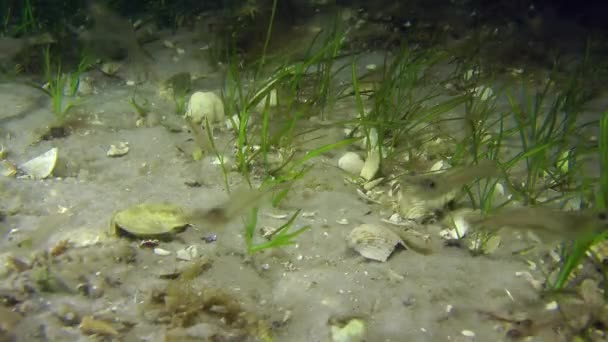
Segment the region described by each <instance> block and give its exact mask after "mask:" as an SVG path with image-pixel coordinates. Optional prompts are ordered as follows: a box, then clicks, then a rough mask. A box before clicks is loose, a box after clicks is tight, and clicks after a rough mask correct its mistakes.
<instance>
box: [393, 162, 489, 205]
mask: <svg viewBox="0 0 608 342" xmlns="http://www.w3.org/2000/svg"><path fill="white" fill-rule="evenodd" d="M498 175H500V169H499V168H498V166H497V165H496V163H495V162H494V161H492V160H482V161H480V162H479V163H478V164H477V165H470V166H458V167H453V168H451V169H448V170H446V171H443V172H437V173H432V174H424V175H417V176H410V177H404V178H403V181H402V187H403V188H405V189H407V192H408V193H409V194H413V195H415V196H416V197H417V198H420V199H422V200H435V199H439V198H442V197H444V196H449V194H451V193H453V192H454V191H458V190H459V189H460V188H462V187H463V186H464V185H466V184H468V183H471V182H473V181H475V180H477V179H480V178H488V177H496V176H498Z"/></svg>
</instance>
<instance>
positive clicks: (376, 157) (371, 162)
mask: <svg viewBox="0 0 608 342" xmlns="http://www.w3.org/2000/svg"><path fill="white" fill-rule="evenodd" d="M379 170H380V152H378V150H376V149H373V150H371V151H370V152H369V153H368V154H367V159H366V160H365V164H363V169H361V173H360V174H359V175H360V176H361V177H363V178H364V179H365V180H367V181H370V180H372V179H374V177H376V174H377V173H378V171H379Z"/></svg>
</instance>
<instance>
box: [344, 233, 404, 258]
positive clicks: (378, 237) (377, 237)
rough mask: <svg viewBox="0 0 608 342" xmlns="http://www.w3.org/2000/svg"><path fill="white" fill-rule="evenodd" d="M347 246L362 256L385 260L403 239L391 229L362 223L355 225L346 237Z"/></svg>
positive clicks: (401, 243)
mask: <svg viewBox="0 0 608 342" xmlns="http://www.w3.org/2000/svg"><path fill="white" fill-rule="evenodd" d="M346 241H347V243H348V246H349V247H350V248H352V249H354V250H355V251H357V252H358V253H359V254H361V255H362V256H363V257H365V258H367V259H371V260H376V261H381V262H385V261H386V260H387V259H388V257H389V256H390V255H391V254H392V253H393V251H394V250H395V247H397V245H402V246H404V243H403V241H402V240H401V238H400V237H399V236H397V234H395V233H394V232H393V231H392V230H390V229H388V228H385V227H382V226H379V225H375V224H362V225H360V226H357V227H355V228H354V229H353V230H352V231H351V232H350V234H348V237H347V238H346Z"/></svg>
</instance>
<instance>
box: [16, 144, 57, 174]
mask: <svg viewBox="0 0 608 342" xmlns="http://www.w3.org/2000/svg"><path fill="white" fill-rule="evenodd" d="M56 164H57V148H56V147H54V148H52V149H50V150H48V151H46V152H44V153H43V154H41V155H39V156H38V157H36V158H34V159H30V160H29V161H27V162H25V163H23V164H21V165H20V166H19V168H20V169H21V170H23V171H24V172H25V173H26V174H27V175H28V176H30V177H32V178H35V179H44V178H47V177H48V176H50V175H51V173H53V169H55V165H56Z"/></svg>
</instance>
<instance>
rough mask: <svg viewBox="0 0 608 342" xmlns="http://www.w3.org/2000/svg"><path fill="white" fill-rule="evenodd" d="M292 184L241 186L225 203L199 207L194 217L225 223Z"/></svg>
mask: <svg viewBox="0 0 608 342" xmlns="http://www.w3.org/2000/svg"><path fill="white" fill-rule="evenodd" d="M289 186H291V183H290V182H287V183H283V184H279V185H277V186H273V187H270V188H266V189H250V188H245V187H243V188H239V189H237V190H235V191H234V192H232V193H231V194H230V197H229V198H228V200H226V201H225V202H224V203H223V204H221V205H219V206H217V207H213V208H211V209H197V210H195V211H194V212H193V213H192V215H191V216H192V217H193V218H194V219H202V220H203V221H206V222H208V223H212V224H217V225H224V224H227V223H229V222H230V221H232V220H233V219H234V218H236V217H238V216H240V215H242V214H243V213H244V212H245V211H247V210H248V209H250V208H254V207H256V206H257V205H259V204H260V202H262V200H263V199H265V198H266V196H268V195H270V194H271V193H272V192H273V191H276V190H283V189H286V188H288V187H289Z"/></svg>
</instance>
